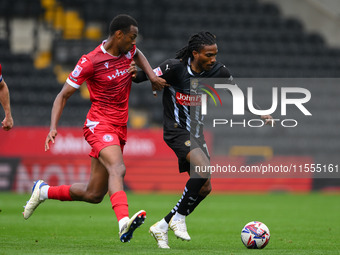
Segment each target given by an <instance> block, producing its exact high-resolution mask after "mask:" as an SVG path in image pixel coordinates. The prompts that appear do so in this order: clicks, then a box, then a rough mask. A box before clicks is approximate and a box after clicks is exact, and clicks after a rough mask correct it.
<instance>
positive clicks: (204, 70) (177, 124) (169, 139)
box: [134, 32, 271, 248]
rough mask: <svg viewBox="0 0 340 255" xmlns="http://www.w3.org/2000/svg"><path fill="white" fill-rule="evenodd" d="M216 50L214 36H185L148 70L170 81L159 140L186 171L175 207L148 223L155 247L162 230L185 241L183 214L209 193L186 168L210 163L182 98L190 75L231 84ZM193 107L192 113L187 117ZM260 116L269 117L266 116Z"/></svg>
mask: <svg viewBox="0 0 340 255" xmlns="http://www.w3.org/2000/svg"><path fill="white" fill-rule="evenodd" d="M217 52H218V50H217V45H216V37H215V35H213V34H211V33H210V32H200V33H198V34H195V35H193V36H192V37H191V38H190V39H189V42H188V45H187V46H185V47H184V48H182V49H181V50H179V51H178V52H177V54H176V58H175V59H168V60H166V61H165V62H163V63H162V64H161V65H160V66H158V67H157V68H155V69H154V72H155V73H156V75H158V76H161V77H162V78H163V79H165V80H166V81H167V83H168V84H170V86H169V87H165V88H164V92H163V107H164V141H165V142H166V143H167V144H168V146H169V147H170V148H171V149H172V150H173V151H174V152H175V153H176V156H177V157H178V165H179V171H180V172H181V173H182V172H187V173H188V174H189V175H190V178H189V180H188V181H187V183H186V185H185V188H184V191H183V195H182V197H181V199H180V200H179V201H178V203H177V204H176V205H175V207H174V208H173V209H172V210H171V211H170V212H169V213H168V215H166V216H165V217H164V218H163V219H162V220H160V221H159V222H157V223H156V224H154V225H153V226H151V227H150V231H149V232H150V233H151V235H152V236H153V237H154V238H155V239H156V241H157V244H158V247H160V248H170V247H169V244H168V228H170V229H171V230H173V231H174V233H175V235H176V236H177V237H178V238H180V239H182V240H186V241H190V239H191V238H190V236H189V234H188V232H187V227H186V224H185V217H186V216H188V215H189V214H190V213H192V212H193V210H194V209H195V208H196V207H197V206H198V205H199V203H200V202H201V201H202V200H203V199H205V198H206V197H207V195H208V194H209V193H210V192H211V183H210V176H209V174H208V173H196V172H193V171H192V172H190V166H191V167H195V166H200V167H208V166H210V157H209V153H208V150H207V146H206V143H205V140H204V135H203V122H202V121H203V118H202V115H201V112H200V106H193V105H191V106H190V102H187V100H186V98H188V97H189V96H190V92H191V87H190V85H191V78H225V79H226V82H228V83H229V84H230V83H232V76H231V75H230V72H229V70H228V69H227V68H226V67H225V65H223V64H221V63H219V62H217V61H216V55H217ZM144 80H147V78H146V75H145V74H144V73H143V72H142V71H140V72H138V74H137V77H136V79H135V80H134V81H135V82H141V81H144ZM189 100H190V99H189ZM193 111H195V112H197V114H192V116H190V112H191V113H194V112H193ZM193 116H194V117H193ZM261 118H263V119H271V116H261ZM268 121H270V120H267V121H266V122H268Z"/></svg>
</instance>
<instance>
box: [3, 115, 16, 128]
mask: <svg viewBox="0 0 340 255" xmlns="http://www.w3.org/2000/svg"><path fill="white" fill-rule="evenodd" d="M1 124H2V129H3V130H5V131H8V130H10V129H11V128H12V127H13V124H14V122H13V118H12V116H6V117H5V118H4V120H3V121H2V122H1Z"/></svg>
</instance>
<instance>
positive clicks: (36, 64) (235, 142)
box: [0, 0, 340, 192]
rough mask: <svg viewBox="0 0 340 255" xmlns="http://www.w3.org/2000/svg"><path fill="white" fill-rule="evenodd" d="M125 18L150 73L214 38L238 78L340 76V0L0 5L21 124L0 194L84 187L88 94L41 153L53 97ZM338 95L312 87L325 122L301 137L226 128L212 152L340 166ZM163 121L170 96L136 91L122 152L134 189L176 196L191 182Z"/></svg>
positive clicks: (81, 0)
mask: <svg viewBox="0 0 340 255" xmlns="http://www.w3.org/2000/svg"><path fill="white" fill-rule="evenodd" d="M121 13H126V14H130V15H131V16H133V17H134V18H136V20H137V21H138V24H139V36H138V41H137V46H138V48H139V49H141V50H142V52H143V53H144V54H145V55H146V57H147V58H148V60H149V62H150V63H151V65H152V66H153V67H156V66H157V65H158V64H159V63H161V62H162V61H164V60H165V59H167V58H172V57H174V56H175V52H176V51H177V50H178V49H180V48H182V47H183V46H185V45H186V43H187V40H188V38H189V37H190V35H192V34H194V33H197V32H199V31H202V30H208V31H210V32H212V33H214V34H215V35H216V36H217V43H218V48H219V54H218V60H219V61H221V62H222V63H224V64H225V65H226V66H227V67H228V68H229V69H230V71H231V73H232V75H233V76H234V78H235V80H237V79H238V78H273V77H275V78H319V79H323V78H339V76H340V72H339V71H340V31H339V29H338V28H339V27H340V18H339V17H340V16H339V15H340V2H339V1H337V0H286V1H280V0H215V1H194V0H186V1H181V0H172V1H165V0H144V1H137V0H125V1H115V0H96V1H91V0H72V1H71V0H31V1H26V0H16V1H10V0H0V63H1V64H2V67H3V77H4V79H5V81H6V83H7V84H8V86H9V89H10V96H11V106H12V115H13V118H14V121H15V128H13V130H11V131H10V132H4V131H0V170H1V171H0V180H1V181H0V186H1V187H0V190H12V191H16V192H27V191H29V190H30V188H31V186H32V181H34V180H36V179H38V178H43V179H45V180H46V181H48V182H49V183H50V184H52V185H53V184H54V185H58V184H70V183H73V182H74V181H86V180H87V178H88V176H89V167H90V161H89V158H88V156H87V153H88V152H89V147H88V145H87V144H86V142H85V141H84V139H83V137H82V125H83V123H84V120H85V116H86V114H87V111H88V109H89V107H90V101H89V95H88V91H87V89H86V86H82V87H81V89H80V90H79V93H75V94H74V95H73V96H72V97H71V98H70V100H69V101H68V104H67V106H66V108H65V110H64V112H63V116H62V118H61V120H60V123H59V126H60V128H59V130H58V131H59V135H58V138H57V141H56V144H55V145H54V147H52V150H51V151H50V152H46V153H45V152H44V151H43V144H44V140H45V138H46V135H47V133H48V126H49V123H50V111H51V107H52V104H53V100H54V98H55V97H56V95H57V93H58V92H59V91H60V89H61V87H62V85H63V84H64V82H65V80H66V78H67V76H68V75H69V73H70V72H71V71H72V70H73V68H74V66H75V64H76V63H77V61H78V59H79V58H80V57H81V56H82V55H83V54H86V53H88V52H90V51H91V50H93V49H94V48H95V47H96V46H97V45H99V44H100V43H101V41H102V40H104V39H106V37H107V34H108V26H109V24H110V21H111V20H112V18H113V17H114V16H116V15H118V14H121ZM333 85H334V86H333ZM339 93H340V89H339V86H336V81H335V82H333V83H332V84H331V85H328V86H323V85H322V84H316V85H314V87H313V92H312V101H313V105H314V106H315V110H316V111H317V117H315V118H314V119H313V121H310V122H308V123H307V124H306V125H305V126H304V127H305V129H304V128H300V129H299V132H294V130H289V131H286V130H283V129H282V128H280V127H278V128H273V129H266V130H265V131H263V130H259V129H256V130H254V129H251V130H249V129H247V128H246V129H244V130H243V131H242V132H241V133H237V132H235V129H233V130H232V129H228V131H225V130H223V131H221V132H220V133H219V134H218V139H216V137H214V134H210V135H209V134H208V137H209V138H208V140H209V143H210V144H211V145H212V146H211V147H212V148H214V147H215V146H214V143H215V141H218V142H219V144H221V143H222V144H225V146H226V148H225V150H222V151H226V153H228V157H229V158H228V159H230V161H238V162H242V164H257V163H260V162H265V161H268V160H271V162H276V164H282V163H287V162H296V164H304V163H306V162H307V163H308V164H312V163H321V164H327V165H329V164H334V165H337V164H339V159H338V155H339V152H340V136H339V125H340V114H339V112H338V110H339V102H338V101H339V99H338V98H339V97H337V95H338V94H339ZM321 95H322V96H321ZM266 100H267V101H268V100H269V99H266V98H260V99H259V101H260V102H264V103H266V102H267V101H266ZM269 102H270V100H269ZM325 105H326V106H325ZM324 106H325V107H324ZM217 110H218V109H217ZM162 115H163V114H162V106H161V93H160V94H159V96H158V97H157V98H154V97H153V95H152V93H151V88H150V85H149V84H148V83H147V82H146V83H143V84H138V85H136V84H133V88H132V92H131V96H130V112H129V123H128V125H129V128H130V129H129V139H128V144H127V146H126V150H125V152H124V154H125V163H126V165H127V169H128V170H127V176H126V179H125V181H126V187H127V188H128V189H131V190H133V191H144V192H146V191H148V192H154V191H164V192H171V191H179V190H181V189H182V187H183V185H184V183H185V180H186V178H187V177H186V176H184V175H178V173H177V158H176V157H175V155H174V153H173V152H172V151H171V150H170V149H169V148H168V147H167V146H166V145H165V143H164V142H163V141H162V129H161V128H162V121H163V117H162ZM3 116H4V115H3V112H1V113H0V117H1V118H3ZM264 138H265V139H266V140H268V141H269V142H268V143H264V142H263V140H264ZM320 152H322V153H321V154H322V155H321V156H320ZM211 154H212V155H214V154H213V152H212V153H211ZM339 180H340V179H338V178H319V177H318V176H317V175H315V174H313V173H310V174H309V175H308V176H306V177H305V178H283V177H282V176H281V177H280V178H277V179H275V180H274V179H273V178H270V179H264V178H260V179H256V181H254V179H251V178H249V179H245V178H242V179H236V180H235V179H228V178H223V179H218V180H216V181H215V182H216V185H215V187H216V188H215V191H221V192H228V191H233V192H234V191H238V192H239V191H241V192H242V191H295V192H309V191H311V190H323V191H325V190H331V191H334V190H335V191H339V190H340V181H339Z"/></svg>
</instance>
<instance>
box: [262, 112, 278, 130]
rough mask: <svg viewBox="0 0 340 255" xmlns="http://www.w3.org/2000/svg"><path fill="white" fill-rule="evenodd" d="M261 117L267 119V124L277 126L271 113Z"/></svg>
mask: <svg viewBox="0 0 340 255" xmlns="http://www.w3.org/2000/svg"><path fill="white" fill-rule="evenodd" d="M261 119H263V120H265V123H264V124H265V125H271V126H272V127H273V126H275V120H274V119H273V117H272V116H271V115H262V116H261Z"/></svg>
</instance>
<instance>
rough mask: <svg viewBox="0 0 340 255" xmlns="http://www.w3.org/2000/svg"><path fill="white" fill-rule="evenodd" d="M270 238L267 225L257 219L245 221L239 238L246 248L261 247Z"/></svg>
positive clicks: (265, 244)
mask: <svg viewBox="0 0 340 255" xmlns="http://www.w3.org/2000/svg"><path fill="white" fill-rule="evenodd" d="M269 239H270V232H269V229H268V227H267V226H266V225H265V224H264V223H262V222H259V221H251V222H249V223H247V224H246V225H245V226H244V227H243V229H242V231H241V240H242V243H243V244H244V246H245V247H247V248H248V249H263V248H264V247H266V246H267V244H268V242H269Z"/></svg>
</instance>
